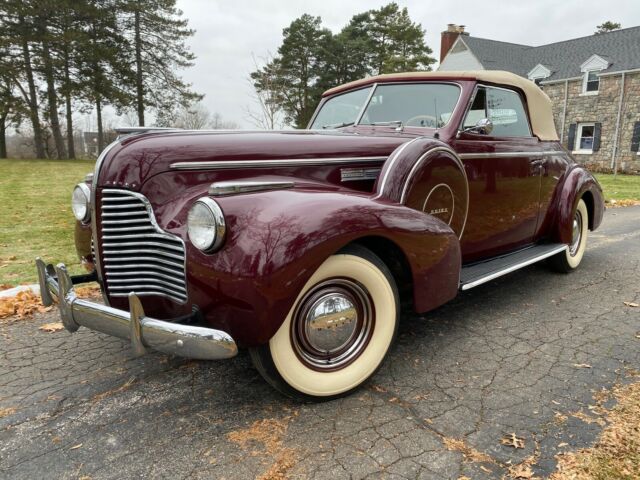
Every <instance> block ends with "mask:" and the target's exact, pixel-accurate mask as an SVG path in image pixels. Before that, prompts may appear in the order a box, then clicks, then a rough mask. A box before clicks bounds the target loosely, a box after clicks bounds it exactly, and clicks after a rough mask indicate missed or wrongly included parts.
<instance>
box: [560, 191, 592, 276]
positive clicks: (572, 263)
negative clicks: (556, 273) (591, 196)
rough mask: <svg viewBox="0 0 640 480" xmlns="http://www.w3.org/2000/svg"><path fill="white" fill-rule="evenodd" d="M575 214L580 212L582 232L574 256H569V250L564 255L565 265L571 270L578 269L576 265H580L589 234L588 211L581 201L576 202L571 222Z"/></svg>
mask: <svg viewBox="0 0 640 480" xmlns="http://www.w3.org/2000/svg"><path fill="white" fill-rule="evenodd" d="M577 212H580V214H581V215H582V231H581V235H580V244H579V245H578V250H577V251H576V253H575V254H574V255H571V252H570V249H568V248H567V251H566V253H565V255H566V259H567V264H568V266H569V268H571V269H574V268H578V265H580V262H581V261H582V257H583V256H584V252H585V250H586V248H587V236H588V233H589V211H588V209H587V205H586V204H585V203H584V200H582V199H580V200H579V201H578V204H577V205H576V210H575V211H574V214H573V217H571V222H573V219H574V218H575V215H576V213H577Z"/></svg>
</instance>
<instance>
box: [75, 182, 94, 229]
mask: <svg viewBox="0 0 640 480" xmlns="http://www.w3.org/2000/svg"><path fill="white" fill-rule="evenodd" d="M76 191H80V192H81V195H83V196H84V206H83V207H84V212H82V211H80V212H78V211H76V205H79V204H76V203H75V200H74V199H75V195H76ZM71 211H72V212H73V216H74V217H75V218H76V220H78V221H79V222H82V223H88V222H89V220H90V219H91V190H90V189H89V186H88V185H87V184H86V183H79V184H77V185H76V186H75V187H73V192H72V193H71ZM80 213H82V215H80Z"/></svg>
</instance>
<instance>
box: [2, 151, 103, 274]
mask: <svg viewBox="0 0 640 480" xmlns="http://www.w3.org/2000/svg"><path fill="white" fill-rule="evenodd" d="M94 163H95V162H94V161H93V160H57V161H54V160H0V284H10V285H18V284H22V283H34V282H36V281H37V275H36V270H35V265H34V263H33V260H34V258H35V257H37V256H40V257H42V258H43V259H44V260H45V261H48V262H54V263H58V262H64V263H65V264H66V265H67V266H68V267H69V269H70V271H71V273H83V269H82V267H81V266H80V262H79V260H78V258H77V256H76V253H75V247H74V240H73V232H74V228H75V227H74V226H75V219H74V217H73V214H72V213H71V191H72V190H73V187H74V186H75V184H76V183H78V182H80V181H81V180H83V179H84V177H85V175H86V174H87V173H89V172H91V171H93V166H94Z"/></svg>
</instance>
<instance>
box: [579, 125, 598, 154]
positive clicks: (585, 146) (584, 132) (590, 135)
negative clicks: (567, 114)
mask: <svg viewBox="0 0 640 480" xmlns="http://www.w3.org/2000/svg"><path fill="white" fill-rule="evenodd" d="M595 129H596V125H595V124H594V123H579V124H578V132H577V136H576V151H578V152H581V153H592V152H593V141H594V138H595Z"/></svg>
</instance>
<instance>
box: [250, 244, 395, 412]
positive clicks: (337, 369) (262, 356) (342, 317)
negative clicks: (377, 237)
mask: <svg viewBox="0 0 640 480" xmlns="http://www.w3.org/2000/svg"><path fill="white" fill-rule="evenodd" d="M399 312H400V302H399V297H398V290H397V287H396V284H395V282H394V280H393V276H392V275H391V272H390V271H389V269H388V268H387V266H386V265H385V264H384V262H383V261H382V260H380V259H379V258H378V257H377V256H376V255H375V254H373V253H372V252H371V251H370V250H368V249H366V248H363V247H360V246H355V245H354V246H349V247H346V248H345V249H344V250H342V251H341V252H339V253H338V254H336V255H332V256H331V257H329V258H328V259H327V260H326V261H325V262H324V263H323V264H322V265H321V266H320V268H318V270H317V271H316V272H315V273H314V274H313V276H312V277H311V279H310V280H309V281H308V282H307V284H306V285H305V287H304V288H303V290H302V292H301V293H300V295H299V296H298V298H297V300H296V303H295V304H294V306H293V308H292V309H291V311H290V312H289V315H287V318H286V319H285V321H284V322H283V324H282V326H281V327H280V328H279V329H278V331H277V332H276V334H275V335H274V336H273V338H271V340H270V341H269V343H268V344H266V345H262V346H260V347H255V348H252V349H250V354H251V359H252V360H253V364H254V366H255V367H256V369H257V370H258V371H259V372H260V374H261V375H262V376H263V377H264V378H265V380H266V381H267V382H268V383H270V384H271V385H272V386H273V387H275V388H276V389H277V390H279V391H280V392H282V393H284V394H285V395H288V396H291V397H295V398H299V399H304V400H315V401H318V400H330V399H332V398H335V397H339V396H342V395H345V394H347V393H349V392H350V391H352V390H354V389H356V388H357V387H358V386H359V385H361V384H362V383H363V382H365V381H366V380H367V379H368V378H369V377H371V376H372V375H373V374H374V373H375V371H376V370H377V369H378V367H379V366H380V365H381V363H382V361H383V359H384V357H385V356H386V354H387V352H388V351H389V347H390V346H391V344H392V342H393V340H394V338H395V335H396V332H397V328H398V318H399Z"/></svg>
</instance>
